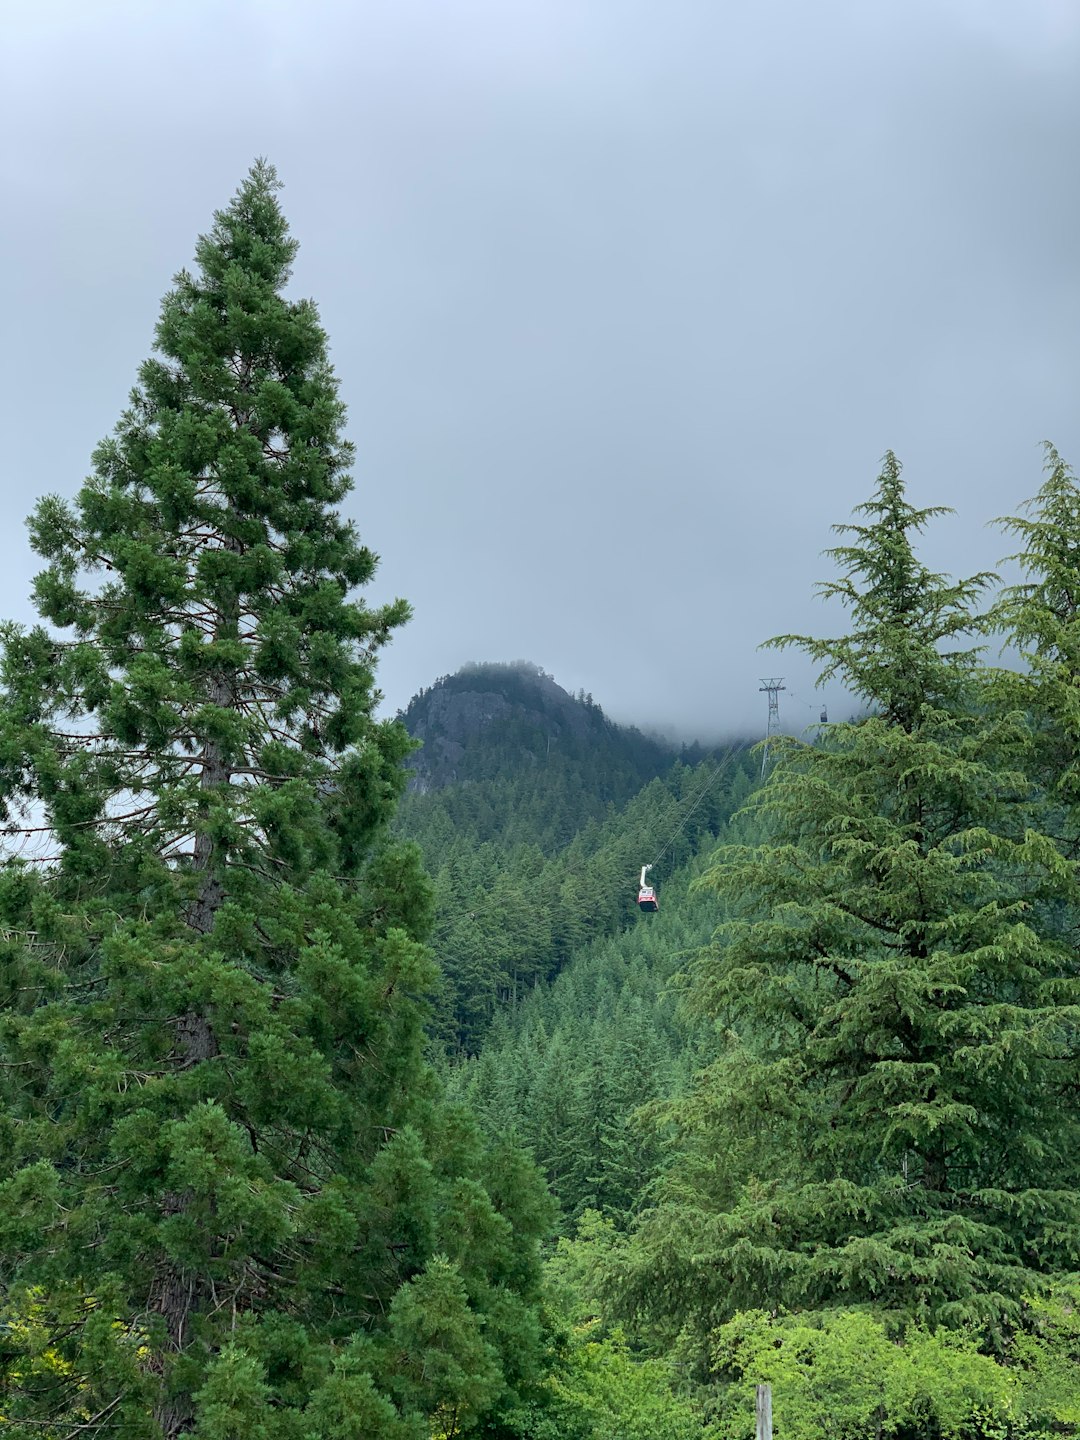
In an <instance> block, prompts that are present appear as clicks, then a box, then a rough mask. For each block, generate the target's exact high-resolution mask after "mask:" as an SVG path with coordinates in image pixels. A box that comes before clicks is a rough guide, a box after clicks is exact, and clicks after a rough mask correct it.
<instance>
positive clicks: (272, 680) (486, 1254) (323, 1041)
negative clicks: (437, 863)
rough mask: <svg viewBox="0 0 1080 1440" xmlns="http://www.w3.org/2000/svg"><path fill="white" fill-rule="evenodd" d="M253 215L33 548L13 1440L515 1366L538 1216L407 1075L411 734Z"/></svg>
mask: <svg viewBox="0 0 1080 1440" xmlns="http://www.w3.org/2000/svg"><path fill="white" fill-rule="evenodd" d="M277 189H278V185H277V181H276V178H275V174H274V171H273V169H272V168H271V167H270V166H268V165H266V164H264V163H261V162H260V163H259V164H257V165H256V166H255V167H254V168H253V170H252V171H251V173H250V175H249V176H248V178H247V180H246V181H245V182H244V184H243V185H242V186H241V187H240V189H239V191H238V193H237V194H236V196H235V198H234V199H233V201H232V203H231V204H230V205H229V206H228V207H227V208H226V209H225V210H223V211H221V212H219V213H218V214H217V216H216V217H215V221H214V225H213V228H212V229H211V231H210V232H209V234H208V235H206V236H204V237H202V238H201V239H200V241H199V244H198V248H197V261H198V266H197V270H196V271H195V273H193V274H189V273H187V272H182V273H181V274H180V275H178V276H177V278H176V282H175V286H174V288H173V290H172V291H171V292H170V293H169V294H168V295H167V296H166V298H165V301H164V303H163V306H162V311H161V318H160V320H159V323H158V327H157V332H156V352H157V353H156V355H155V357H154V358H153V359H151V360H149V361H147V362H146V364H144V365H143V367H142V369H141V370H140V372H139V383H138V385H137V386H136V388H135V390H134V391H133V393H132V396H131V403H130V407H129V409H128V410H127V411H126V412H125V414H124V415H123V417H122V419H121V421H120V423H119V425H118V426H117V429H116V432H115V434H114V435H113V436H112V438H110V439H109V440H107V441H105V442H104V443H103V444H102V445H101V446H100V447H99V448H98V450H97V451H96V453H95V455H94V468H93V474H92V476H91V477H90V479H89V480H88V481H87V482H86V484H85V485H84V487H83V489H82V490H81V492H80V493H79V495H78V497H77V499H76V501H75V502H74V503H72V504H69V503H66V502H64V501H62V500H60V499H56V498H51V499H47V500H44V501H43V502H42V503H41V504H40V505H39V506H38V508H37V511H36V512H35V515H34V517H33V519H32V521H31V536H32V543H33V546H34V548H35V549H36V551H37V552H38V553H39V554H40V555H42V556H43V557H44V559H45V561H46V568H45V569H44V571H43V573H42V574H41V575H40V576H39V577H38V579H37V582H36V587H35V594H36V601H37V605H38V609H39V611H40V613H41V616H42V619H43V623H42V624H41V625H39V626H37V627H36V628H34V629H31V630H29V631H26V632H24V631H21V630H17V629H15V628H11V627H9V628H8V630H7V632H6V636H5V652H4V659H3V687H4V697H3V712H2V724H0V792H2V800H3V807H4V818H5V821H6V824H7V833H8V836H9V839H10V842H11V845H12V851H11V852H9V857H10V858H9V859H8V860H7V862H6V863H5V866H4V868H3V870H2V872H0V923H2V925H3V930H2V932H0V934H2V941H0V943H2V946H3V952H4V954H3V966H2V970H0V984H2V993H0V1007H2V1008H0V1059H2V1062H3V1063H2V1066H0V1087H2V1090H3V1102H4V1103H3V1109H4V1116H3V1119H2V1120H0V1255H2V1256H3V1259H2V1261H0V1282H2V1303H3V1307H4V1320H3V1323H2V1325H0V1333H3V1334H4V1336H5V1337H6V1338H5V1341H4V1344H3V1347H2V1349H0V1394H2V1395H3V1400H2V1402H0V1411H2V1413H3V1415H4V1418H5V1420H7V1421H8V1422H9V1423H10V1424H12V1425H16V1424H19V1423H22V1424H23V1425H24V1426H25V1427H26V1433H27V1434H35V1435H38V1434H57V1435H59V1434H61V1433H63V1434H67V1433H68V1432H69V1430H71V1432H72V1433H74V1432H75V1430H77V1431H78V1433H79V1434H93V1433H95V1432H97V1431H99V1430H101V1431H105V1430H108V1431H109V1433H121V1434H124V1435H128V1436H138V1435H157V1434H159V1433H163V1434H164V1435H166V1436H173V1435H178V1434H187V1433H191V1434H198V1435H202V1436H204V1437H210V1436H214V1437H217V1436H221V1437H224V1436H238V1435H241V1434H243V1435H256V1434H265V1435H267V1436H273V1437H279V1436H280V1437H285V1436H290V1437H291V1436H301V1435H302V1436H309V1435H310V1436H313V1435H320V1436H321V1435H327V1436H330V1435H338V1434H341V1435H346V1434H348V1435H355V1434H361V1433H362V1434H364V1435H369V1436H373V1437H378V1436H386V1437H400V1440H405V1437H407V1436H410V1437H411V1436H415V1435H420V1434H423V1435H428V1434H430V1433H432V1429H431V1427H432V1424H434V1423H435V1422H434V1419H433V1417H434V1416H436V1415H438V1416H444V1417H445V1416H447V1415H456V1416H459V1417H462V1418H461V1419H460V1420H459V1422H458V1425H459V1428H462V1426H463V1425H464V1424H465V1423H466V1421H467V1423H469V1424H472V1423H473V1422H474V1421H476V1420H477V1419H478V1417H480V1416H481V1415H482V1414H487V1413H490V1412H491V1411H492V1409H493V1407H497V1406H498V1405H499V1404H500V1403H501V1401H502V1400H504V1399H505V1400H507V1401H508V1403H509V1401H512V1400H516V1398H517V1394H518V1388H520V1386H521V1385H524V1384H526V1383H527V1382H528V1379H529V1376H530V1375H531V1374H532V1373H533V1371H534V1370H535V1365H536V1363H537V1355H538V1353H539V1329H538V1326H537V1324H536V1322H535V1317H533V1318H532V1319H530V1316H531V1315H532V1311H531V1310H530V1306H531V1305H532V1294H533V1292H534V1290H535V1285H536V1263H537V1262H536V1257H535V1249H536V1235H537V1233H538V1230H539V1229H542V1228H543V1225H544V1223H546V1222H545V1221H544V1220H543V1219H542V1216H543V1204H542V1202H541V1201H540V1200H538V1199H537V1198H536V1195H535V1194H534V1195H533V1199H532V1201H531V1202H530V1204H529V1205H526V1206H525V1210H526V1211H528V1212H529V1214H530V1215H531V1216H532V1218H531V1219H527V1218H526V1219H524V1220H523V1221H522V1224H521V1225H520V1226H519V1227H518V1228H517V1229H515V1228H514V1226H513V1225H512V1223H511V1218H510V1213H509V1212H511V1211H513V1209H514V1207H515V1206H518V1208H519V1209H520V1208H521V1206H520V1204H519V1202H520V1198H521V1196H522V1195H523V1194H525V1192H526V1191H527V1190H528V1184H527V1183H526V1182H525V1181H522V1182H520V1183H517V1184H516V1185H515V1186H514V1187H511V1188H510V1189H509V1190H508V1191H507V1192H506V1194H505V1196H504V1197H503V1198H501V1199H500V1198H499V1194H498V1186H497V1185H495V1186H494V1188H491V1189H489V1188H487V1187H486V1185H485V1181H484V1178H483V1173H482V1172H483V1170H484V1166H485V1164H486V1161H485V1160H484V1156H483V1153H482V1151H481V1149H480V1147H479V1145H478V1143H477V1141H476V1137H475V1134H474V1135H473V1137H472V1139H471V1140H469V1139H468V1138H467V1136H468V1134H469V1126H468V1123H467V1122H466V1121H464V1120H454V1121H453V1122H451V1121H450V1120H449V1119H448V1116H447V1114H446V1113H444V1112H443V1110H442V1108H441V1102H440V1101H439V1098H438V1094H437V1088H436V1086H435V1084H434V1081H433V1078H432V1075H431V1073H430V1072H429V1070H428V1069H427V1067H426V1066H425V1064H424V1062H423V1059H422V1050H423V1045H424V1035H423V1024H424V1019H425V1016H426V1013H427V1002H426V999H425V996H426V993H427V992H428V991H429V990H430V988H431V986H432V984H433V981H434V973H433V967H432V962H431V960H430V958H429V955H428V952H427V951H426V949H425V948H424V945H423V943H422V942H423V939H424V936H425V934H426V932H427V929H428V927H429V924H430V913H431V902H430V887H429V885H428V883H427V881H426V879H425V878H424V876H423V874H422V870H421V867H420V864H419V859H418V855H417V852H416V851H415V849H414V848H413V847H411V846H410V845H408V844H403V843H392V842H391V841H390V839H389V838H388V825H389V822H390V819H391V816H392V813H393V811H394V808H395V805H396V802H397V799H398V796H399V795H400V793H401V789H402V785H403V780H404V771H403V768H402V763H401V762H402V760H403V758H404V756H405V755H406V753H407V752H408V749H409V741H408V738H407V736H406V734H405V732H404V730H403V729H402V727H401V726H400V725H399V724H397V723H396V722H381V721H379V720H377V719H376V718H375V706H376V702H377V699H378V692H377V691H376V690H375V688H374V681H373V666H374V660H375V656H376V653H377V651H378V650H379V648H380V647H381V646H382V645H383V644H384V643H385V641H386V640H387V638H388V636H389V634H390V632H391V631H392V630H393V628H394V627H395V626H397V625H398V624H400V623H401V622H402V621H403V620H404V619H405V618H406V614H407V607H406V606H405V605H404V604H403V603H402V602H396V603H394V604H392V605H388V606H384V607H381V608H371V607H369V606H367V605H366V604H365V603H363V601H362V600H360V599H359V598H357V594H356V591H357V587H360V586H362V585H363V584H364V583H365V582H366V581H368V580H369V579H370V577H371V575H372V572H373V569H374V566H375V557H374V556H373V555H372V553H371V552H370V551H369V550H368V549H366V548H365V547H364V546H363V545H362V544H361V543H360V542H359V540H358V539H357V537H356V535H355V533H354V531H353V528H352V526H351V524H350V523H348V522H346V521H345V520H344V519H343V518H342V517H341V515H340V513H339V511H338V508H337V507H338V506H339V505H340V504H341V502H342V501H343V500H344V498H345V497H346V495H347V493H348V491H349V488H350V483H351V482H350V478H349V473H348V470H349V464H350V461H351V459H352V450H351V447H350V446H349V444H348V443H347V442H346V441H345V440H344V439H343V438H342V425H343V421H344V411H343V407H342V403H341V401H340V399H339V397H338V391H337V383H336V380H335V377H334V375H333V372H332V370H331V368H330V365H329V361H328V359H327V345H326V337H325V335H324V332H323V330H322V328H321V326H320V324H319V319H318V315H317V313H316V310H315V307H314V305H313V304H312V303H311V302H310V301H307V300H293V299H290V298H289V297H288V296H287V295H286V293H285V286H286V283H287V281H288V278H289V271H290V265H291V263H292V260H293V257H294V254H295V250H296V245H295V242H294V241H293V240H292V239H291V238H290V236H289V233H288V229H287V225H286V222H285V219H284V217H283V215H282V212H281V210H280V207H279V204H278V200H277V194H276V192H277ZM454 1136H456V1137H457V1138H456V1139H454V1138H452V1137H454ZM493 1184H494V1182H493ZM530 1207H531V1208H530ZM523 1213H524V1212H523ZM538 1217H541V1218H538ZM470 1226H473V1227H474V1229H475V1228H477V1227H478V1228H479V1230H482V1231H483V1235H484V1244H483V1245H482V1246H481V1245H477V1244H474V1243H473V1239H474V1237H473V1235H472V1234H471V1232H470ZM425 1297H428V1298H429V1299H430V1306H428V1307H427V1313H424V1312H425V1306H427V1300H425ZM455 1317H456V1318H455ZM43 1356H44V1357H47V1359H46V1360H43V1359H42V1357H43ZM466 1372H468V1373H467V1374H466ZM462 1375H465V1377H466V1378H465V1380H464V1381H462V1385H463V1388H462V1389H461V1392H460V1393H458V1390H457V1388H456V1387H457V1386H458V1380H459V1378H460V1377H461V1376H462ZM515 1387H517V1388H515ZM440 1423H441V1422H440ZM43 1427H44V1428H43ZM49 1427H53V1428H49ZM12 1433H13V1434H14V1433H16V1431H15V1430H13V1431H12ZM18 1433H22V1430H19V1431H18Z"/></svg>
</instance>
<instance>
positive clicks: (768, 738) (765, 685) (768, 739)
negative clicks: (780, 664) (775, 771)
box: [758, 675, 787, 780]
mask: <svg viewBox="0 0 1080 1440" xmlns="http://www.w3.org/2000/svg"><path fill="white" fill-rule="evenodd" d="M786 689H787V686H786V685H785V684H784V677H783V676H782V675H774V676H773V677H772V678H771V679H769V680H762V682H761V685H760V686H759V687H758V690H759V693H760V694H764V695H768V697H769V728H768V730H767V731H766V732H765V749H764V750H763V751H762V752H761V778H762V779H763V780H764V778H765V767H766V766H767V765H768V763H769V746H770V745H771V744H772V738H773V736H774V735H779V734H780V691H781V690H786Z"/></svg>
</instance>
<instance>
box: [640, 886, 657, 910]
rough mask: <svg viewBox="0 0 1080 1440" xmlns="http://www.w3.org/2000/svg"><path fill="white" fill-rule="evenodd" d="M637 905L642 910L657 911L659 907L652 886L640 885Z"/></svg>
mask: <svg viewBox="0 0 1080 1440" xmlns="http://www.w3.org/2000/svg"><path fill="white" fill-rule="evenodd" d="M637 903H638V905H639V906H640V907H641V909H642V910H659V909H660V906H659V905H658V904H657V900H656V890H655V889H654V888H653V886H652V885H642V886H641V888H640V889H639V890H638V895H637Z"/></svg>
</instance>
